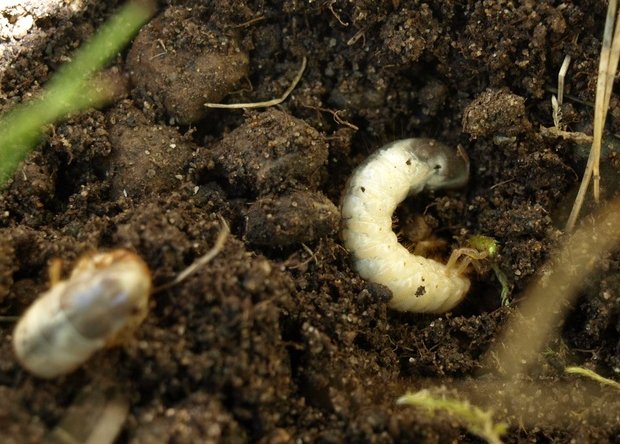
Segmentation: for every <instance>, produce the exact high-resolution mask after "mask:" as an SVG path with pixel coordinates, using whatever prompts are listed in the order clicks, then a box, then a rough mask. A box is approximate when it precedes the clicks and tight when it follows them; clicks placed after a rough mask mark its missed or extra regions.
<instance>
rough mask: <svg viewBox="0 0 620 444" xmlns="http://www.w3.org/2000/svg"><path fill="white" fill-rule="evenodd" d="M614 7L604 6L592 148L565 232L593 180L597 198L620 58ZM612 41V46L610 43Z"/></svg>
mask: <svg viewBox="0 0 620 444" xmlns="http://www.w3.org/2000/svg"><path fill="white" fill-rule="evenodd" d="M617 7H618V2H617V0H610V1H609V5H608V7H607V18H606V20H605V30H604V31H603V45H602V48H601V58H600V61H599V68H598V79H597V83H596V104H595V108H594V134H593V140H592V148H591V149H590V155H589V156H588V163H587V165H586V169H585V171H584V173H583V179H582V180H581V185H580V186H579V192H578V193H577V197H576V198H575V203H574V204H573V208H572V210H571V213H570V216H569V217H568V222H567V223H566V230H567V231H572V230H573V228H574V227H575V223H576V221H577V217H578V216H579V212H580V211H581V207H582V206H583V201H584V199H585V195H586V192H587V191H588V186H589V185H590V179H592V177H594V184H593V194H594V201H595V202H596V203H598V201H599V197H600V173H599V164H600V160H601V143H602V140H603V127H604V125H605V118H606V116H607V110H608V109H609V100H610V97H611V89H612V87H613V80H614V76H615V74H616V70H617V68H618V59H619V57H620V32H618V29H617V27H615V23H616V21H617V20H616V18H617V17H616V10H617ZM612 39H613V44H612Z"/></svg>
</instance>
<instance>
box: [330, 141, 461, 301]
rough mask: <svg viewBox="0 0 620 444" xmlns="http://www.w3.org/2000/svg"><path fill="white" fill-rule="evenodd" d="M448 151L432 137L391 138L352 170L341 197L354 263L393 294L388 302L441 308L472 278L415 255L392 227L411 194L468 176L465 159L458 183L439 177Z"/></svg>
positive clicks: (344, 231)
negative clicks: (397, 212)
mask: <svg viewBox="0 0 620 444" xmlns="http://www.w3.org/2000/svg"><path fill="white" fill-rule="evenodd" d="M418 146H424V148H423V149H425V150H426V151H425V152H423V153H421V155H417V154H416V151H417V150H418ZM435 147H437V149H439V147H441V154H440V155H438V156H435V157H433V158H428V157H429V153H431V154H432V153H433V152H434V150H435ZM420 150H421V149H420ZM446 152H447V149H446V147H445V146H444V145H441V144H439V142H435V141H432V140H430V139H405V140H399V141H396V142H393V143H391V144H389V145H387V146H385V147H384V148H382V149H380V150H379V151H377V153H375V154H373V155H372V156H371V157H370V158H369V159H368V160H367V161H366V162H364V163H363V164H362V165H360V166H359V167H358V168H357V169H356V170H355V171H354V172H353V175H352V176H351V178H350V180H349V183H348V185H347V188H346V190H345V194H344V196H343V199H342V208H341V211H342V238H343V241H344V245H345V247H346V248H347V250H349V251H350V252H351V254H352V256H353V264H354V268H355V270H356V271H357V272H358V273H359V274H360V276H362V277H363V278H364V279H367V280H369V281H373V282H376V283H379V284H383V285H385V286H386V287H388V288H389V289H390V290H391V291H392V295H393V297H392V299H391V300H390V306H391V307H392V308H394V309H396V310H400V311H412V312H420V313H443V312H446V311H448V310H450V309H452V308H453V307H454V306H456V305H457V304H458V303H459V302H460V301H461V300H462V299H463V298H464V297H465V295H466V294H467V291H468V290H469V286H470V282H469V279H467V278H466V277H464V276H460V275H458V274H456V273H455V272H453V271H451V270H448V269H447V268H446V266H445V265H444V264H442V263H440V262H437V261H434V260H432V259H427V258H424V257H422V256H416V255H413V254H411V253H410V252H409V251H408V250H407V249H406V248H405V247H403V246H402V245H401V244H400V243H399V242H398V239H397V237H396V234H395V233H394V232H393V231H392V213H393V212H394V210H395V209H396V207H397V206H398V204H400V203H401V202H402V201H403V200H404V199H405V198H406V197H407V196H408V195H410V194H416V193H418V192H420V191H421V190H422V189H424V188H425V187H428V188H441V187H443V186H448V187H450V186H453V185H455V184H457V183H458V184H462V183H463V182H464V181H466V179H467V163H466V161H463V162H464V163H463V165H465V166H464V168H465V169H464V171H465V173H464V177H461V178H459V180H457V181H455V182H454V183H448V181H447V180H446V181H444V180H443V179H442V178H441V177H439V175H438V171H440V165H444V164H446V163H448V162H453V160H452V158H451V157H450V158H448V157H447V155H446V154H445V153H446ZM453 155H454V156H455V157H454V159H456V154H453Z"/></svg>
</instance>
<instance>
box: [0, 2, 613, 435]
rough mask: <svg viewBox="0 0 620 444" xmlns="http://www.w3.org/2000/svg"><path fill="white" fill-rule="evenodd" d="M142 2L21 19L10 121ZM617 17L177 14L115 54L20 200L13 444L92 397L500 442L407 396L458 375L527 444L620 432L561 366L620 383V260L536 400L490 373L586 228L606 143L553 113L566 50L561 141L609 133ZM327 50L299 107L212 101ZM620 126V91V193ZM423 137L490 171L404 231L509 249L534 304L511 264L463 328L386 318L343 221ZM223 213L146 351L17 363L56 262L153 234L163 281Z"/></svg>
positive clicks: (15, 17)
mask: <svg viewBox="0 0 620 444" xmlns="http://www.w3.org/2000/svg"><path fill="white" fill-rule="evenodd" d="M119 5H120V2H118V1H112V2H95V1H84V2H57V6H56V7H55V8H52V9H49V10H45V9H42V8H41V7H40V6H38V5H37V4H35V3H33V2H24V3H23V6H19V7H18V6H6V7H3V8H2V9H1V10H0V12H2V15H0V48H1V49H0V61H1V63H2V65H1V68H2V70H1V77H0V109H1V110H2V111H6V110H8V109H11V108H12V107H13V106H15V105H16V104H18V103H20V102H22V101H26V100H28V98H29V97H31V96H33V95H36V94H37V93H38V92H39V91H40V90H41V88H42V85H44V84H45V82H46V81H47V80H48V79H49V78H50V76H51V75H52V74H53V73H54V72H55V71H56V70H57V69H58V68H59V66H61V65H62V64H63V63H64V62H65V61H66V60H68V58H69V57H70V56H71V54H72V53H73V51H74V50H75V48H76V47H78V46H79V45H80V44H82V43H83V42H84V41H85V40H87V39H88V38H89V37H90V36H92V34H93V33H94V32H95V31H96V29H97V27H98V26H100V25H101V23H102V22H103V21H104V20H105V19H106V18H107V17H109V16H110V15H111V14H113V12H114V11H115V10H116V9H117V7H118V6H119ZM605 11H606V3H605V2H603V1H601V0H581V1H575V2H556V1H551V0H541V1H523V2H511V1H474V0H462V1H453V2H446V1H439V0H438V1H433V0H428V1H415V0H412V1H399V0H392V1H390V2H375V1H357V2H349V1H344V0H332V1H325V2H305V1H297V0H285V1H270V0H247V1H245V0H244V1H236V2H232V1H227V0H215V1H211V2H200V1H191V0H190V1H181V0H178V1H176V0H170V1H161V2H159V4H158V5H157V13H156V15H155V16H154V17H153V18H152V20H151V21H150V23H149V24H148V25H146V26H145V27H144V28H143V29H142V31H141V32H140V33H139V34H138V36H137V37H136V38H135V39H134V41H133V42H132V43H131V44H130V45H129V46H128V48H127V50H126V51H125V52H123V53H122V54H119V55H118V56H117V57H116V58H115V59H114V60H113V61H112V62H111V65H110V67H109V68H108V69H109V70H111V72H114V73H116V75H118V76H120V77H122V78H123V81H119V85H120V91H119V98H118V100H116V101H115V102H114V103H112V104H110V105H108V106H107V107H105V108H103V109H100V110H90V111H88V112H84V113H82V114H79V115H73V116H70V117H69V118H67V119H66V120H64V121H62V122H58V123H56V124H54V125H52V126H51V127H50V128H49V129H48V130H47V131H46V136H45V138H44V140H42V141H41V143H40V144H39V146H38V147H37V148H36V150H35V151H33V153H31V154H30V155H29V156H28V158H27V159H26V161H25V162H24V163H23V164H22V165H21V166H20V168H19V169H18V170H17V171H16V172H15V174H14V176H13V177H12V179H11V180H10V182H9V183H8V184H7V186H6V187H5V189H4V190H3V191H2V194H0V300H1V302H2V303H1V304H0V314H1V315H3V316H5V317H7V318H6V319H5V318H3V320H2V324H1V325H0V392H1V393H2V395H3V396H0V428H1V429H2V430H3V441H4V442H15V443H20V442H41V441H43V440H52V441H53V440H54V439H56V440H58V439H60V438H58V436H59V435H61V434H62V433H61V432H69V433H71V434H73V435H72V436H74V437H76V436H80V435H79V433H80V422H81V419H80V418H82V417H84V418H85V417H90V416H92V414H90V413H89V407H90V406H92V404H94V403H95V401H96V400H98V399H99V398H103V399H116V397H119V396H120V397H121V399H123V402H125V403H126V405H127V410H126V417H124V423H123V425H122V429H121V431H120V434H119V436H118V437H117V441H118V442H130V443H142V442H144V443H155V442H196V443H198V442H201V443H204V442H239V443H241V442H261V443H287V442H323V443H332V442H333V443H335V442H377V443H389V442H428V443H436V442H454V441H459V442H478V438H476V437H475V436H474V435H472V434H470V433H469V432H468V430H467V429H466V428H464V427H463V424H462V423H460V422H459V421H457V420H456V419H455V418H454V417H450V416H447V415H445V414H436V415H429V414H428V413H426V412H424V411H423V410H420V409H414V408H407V407H403V406H398V405H396V404H395V401H396V399H397V398H398V397H399V396H401V395H403V394H404V393H405V392H407V391H417V390H420V389H424V388H439V387H442V386H444V387H445V388H444V390H445V391H446V393H448V394H451V395H453V396H455V397H459V398H461V399H469V400H470V401H471V402H475V403H476V404H477V405H479V406H481V407H483V408H488V409H493V410H494V411H495V418H496V419H497V420H502V421H505V422H507V423H508V424H509V429H508V432H507V434H506V435H505V438H504V439H505V440H506V442H522V441H528V442H534V441H542V442H566V443H568V442H606V441H614V440H617V436H618V435H619V434H620V419H619V418H618V416H617V412H618V411H619V408H620V398H619V397H618V395H617V394H615V393H614V392H613V391H612V389H609V388H602V387H601V386H598V385H596V384H595V383H592V382H589V381H587V380H579V379H576V378H574V377H568V376H566V375H564V373H563V369H564V367H566V366H567V365H582V366H585V367H588V368H591V369H593V370H596V371H597V372H599V373H601V374H603V375H604V376H607V377H611V378H616V379H617V378H618V377H619V376H620V375H618V373H619V372H620V342H619V338H620V335H619V333H620V285H619V284H620V282H619V276H620V255H618V254H617V253H616V254H613V255H612V256H611V257H609V258H605V259H604V260H602V261H601V262H602V264H601V267H600V270H599V271H598V272H597V273H596V274H595V275H592V276H589V277H588V278H587V279H586V281H585V282H584V285H583V289H582V290H581V297H580V299H579V300H578V302H577V303H576V306H575V307H574V308H573V310H572V312H571V313H570V315H569V317H568V318H567V319H566V320H565V322H564V325H563V327H562V331H561V334H560V335H559V336H558V337H557V338H555V339H554V340H552V341H551V342H550V343H549V345H548V348H547V349H546V350H545V352H544V353H541V354H540V355H539V356H538V359H537V365H536V366H535V369H534V370H532V371H531V373H529V374H527V375H522V376H521V377H522V379H523V380H524V381H525V382H528V383H531V385H532V386H534V387H536V386H537V385H538V386H539V387H540V389H539V390H532V391H523V392H521V393H514V394H512V395H511V397H510V398H508V399H506V397H502V396H500V395H501V394H502V382H501V378H500V377H499V376H498V375H496V374H494V373H493V372H491V371H489V370H488V369H484V368H482V357H483V356H484V355H485V353H486V352H487V350H488V349H489V348H490V346H491V345H492V344H494V343H495V342H496V341H497V338H498V335H499V334H500V333H501V331H502V327H503V325H504V324H505V322H506V320H507V318H508V317H509V316H510V315H511V314H512V313H513V312H514V311H515V307H516V306H518V302H519V299H520V298H521V297H522V295H523V290H524V289H525V288H526V287H527V285H528V284H529V283H530V282H531V281H532V279H533V278H534V277H535V276H537V275H541V274H543V273H544V271H545V266H544V264H545V262H546V261H547V260H548V259H550V258H552V257H553V253H554V247H555V246H557V245H558V243H559V242H561V240H562V239H563V238H564V232H563V227H564V223H565V220H566V217H567V211H568V210H569V209H570V205H571V204H572V200H573V198H574V194H575V189H576V187H577V186H578V181H579V179H580V176H581V174H582V171H583V168H584V164H585V158H584V155H583V150H584V147H583V146H581V147H580V146H578V145H577V144H576V143H575V142H573V141H571V140H566V139H562V138H560V137H557V136H554V135H553V134H550V133H549V132H548V131H543V130H541V126H542V127H546V128H548V127H551V126H553V118H552V107H551V95H552V94H555V93H556V88H557V74H558V70H559V68H560V66H561V64H562V61H563V59H564V57H565V56H566V55H570V56H571V57H572V63H571V66H570V68H569V70H568V73H567V77H566V86H565V92H564V93H565V103H564V105H563V108H562V111H563V113H562V115H563V120H562V124H563V128H564V129H566V130H568V131H580V132H584V133H587V134H591V133H592V125H591V122H592V117H593V105H592V104H593V103H594V98H595V89H596V74H597V67H598V60H599V51H600V45H601V36H602V33H603V25H604V20H605ZM304 58H306V59H307V68H306V69H305V71H304V72H303V75H302V77H301V81H300V82H299V84H298V85H297V87H296V88H295V90H294V91H293V93H292V94H291V95H290V96H289V97H288V98H287V99H286V100H285V101H284V102H283V103H281V104H279V105H276V106H272V107H268V108H260V109H253V110H244V109H208V108H206V107H204V106H203V105H204V103H206V102H226V103H247V102H259V101H265V100H270V99H274V98H278V97H280V96H281V95H282V94H283V92H284V91H285V90H286V88H287V87H288V86H289V85H290V83H291V81H292V79H293V78H294V76H295V75H296V74H297V72H298V71H299V69H300V66H301V64H302V60H303V59H304ZM619 131H620V102H619V101H618V100H617V98H616V97H613V96H612V99H611V107H610V111H609V118H608V122H607V127H606V132H607V133H608V134H609V136H608V138H609V142H608V144H607V145H608V146H609V147H611V148H609V149H608V150H607V151H606V152H605V156H604V158H603V163H604V165H605V166H604V168H603V179H602V181H603V185H604V187H605V190H604V191H605V196H606V198H609V197H612V196H614V195H615V194H617V190H616V186H617V183H618V181H617V179H615V177H617V174H618V169H619V168H620V161H619V158H618V154H617V152H616V151H614V146H617V143H615V136H614V134H617V133H618V132H619ZM405 137H433V138H436V139H439V140H441V141H442V142H444V143H446V144H449V145H453V146H455V147H456V146H461V147H462V148H463V149H464V150H465V151H466V152H467V153H468V156H469V158H470V161H471V179H470V182H469V184H468V185H467V187H466V188H464V189H462V190H455V191H449V192H436V193H435V194H425V195H422V196H417V197H415V198H411V199H408V200H406V201H405V203H404V204H403V205H402V206H401V208H399V210H398V211H397V214H396V217H395V230H397V231H398V232H399V233H400V236H401V240H402V241H403V243H405V244H410V243H414V242H420V241H422V240H424V239H421V238H420V236H419V232H420V231H424V232H427V233H432V236H433V238H434V239H435V241H433V242H434V243H435V244H436V245H439V251H434V252H433V254H437V255H439V256H443V257H444V259H445V258H446V257H447V256H448V255H449V253H450V250H451V248H454V247H457V246H460V245H464V244H465V243H466V242H467V239H468V237H469V236H471V235H486V236H491V237H492V238H494V239H495V240H497V242H498V243H499V245H500V254H499V256H498V257H497V259H496V261H497V265H498V266H499V268H500V269H501V270H502V271H503V272H504V273H505V275H506V277H507V280H508V283H509V286H510V290H511V295H512V301H511V304H510V305H508V306H502V304H501V302H500V291H501V285H500V283H499V282H498V280H497V279H496V277H495V275H494V274H493V273H492V271H491V270H490V267H486V268H485V267H482V270H481V272H480V273H473V272H472V273H471V278H472V280H473V286H472V290H471V291H470V294H469V295H468V297H467V299H466V300H465V301H464V302H463V303H462V304H461V305H460V306H459V307H458V308H457V309H456V310H454V311H453V312H451V313H447V314H445V315H441V316H430V315H418V314H403V313H397V312H394V311H392V310H390V309H389V308H388V301H389V299H390V297H391V294H390V292H389V290H388V289H386V288H384V287H382V286H380V285H375V284H373V283H371V282H365V281H364V280H363V279H361V278H360V277H359V276H358V275H357V274H356V273H355V272H354V271H353V269H352V267H351V263H350V258H349V255H348V253H347V251H346V250H345V249H344V248H343V247H342V244H341V242H340V239H339V236H338V227H339V215H338V204H339V201H340V197H341V193H342V190H343V189H344V188H345V184H346V181H347V179H348V177H349V175H350V173H351V171H352V170H353V168H354V167H355V166H356V165H358V164H359V163H361V162H362V161H363V160H364V159H365V158H366V157H367V156H368V155H369V154H371V153H372V152H373V151H374V150H376V149H377V148H379V147H380V146H382V145H383V144H385V143H387V142H389V141H392V140H395V139H399V138H405ZM586 149H587V147H586ZM220 217H222V218H224V219H225V220H226V221H228V223H229V224H230V226H231V235H230V236H229V238H228V240H227V241H226V243H225V245H224V247H223V249H222V251H221V252H220V253H219V254H218V255H217V256H216V257H215V258H214V259H213V260H212V261H211V262H210V263H209V264H208V265H207V266H206V267H204V268H203V269H201V270H200V272H198V273H195V274H193V275H191V276H190V277H189V278H187V279H186V280H185V281H183V282H182V283H180V284H179V285H176V286H172V287H167V288H163V289H161V290H159V291H156V292H155V293H154V294H153V296H152V301H151V307H150V313H149V316H148V318H147V320H146V321H145V323H144V324H143V325H142V326H141V327H140V329H139V330H138V332H137V334H136V336H135V338H133V339H131V340H129V341H128V342H126V343H125V344H124V345H123V346H122V347H120V348H115V349H110V350H105V351H103V352H101V353H98V354H97V355H96V356H95V357H94V358H93V359H92V360H90V361H89V362H87V363H86V364H85V365H84V366H83V368H81V369H80V370H78V371H76V372H75V373H73V374H70V375H67V376H65V377H62V378H60V379H57V380H53V381H44V380H40V379H36V378H34V377H32V376H30V375H28V374H27V373H26V372H25V371H24V370H22V369H21V368H20V366H19V365H18V363H17V362H16V360H15V357H14V355H13V352H12V350H11V337H12V329H13V322H14V321H13V320H12V319H13V318H12V317H15V316H19V315H20V314H21V313H22V312H23V311H24V309H25V308H26V307H27V306H28V305H29V304H30V303H31V302H32V301H33V300H34V299H35V298H36V297H37V295H38V294H40V293H41V292H43V291H45V289H47V288H48V285H49V280H48V264H49V263H50V260H52V259H53V258H61V259H62V260H63V272H64V275H65V276H66V275H67V273H68V272H69V271H70V270H71V267H72V265H73V264H74V263H75V262H76V261H77V260H78V258H79V257H80V256H82V255H83V254H85V253H88V252H91V251H94V250H106V249H112V248H121V247H124V248H129V249H131V250H134V251H136V252H137V253H139V254H140V256H141V257H143V258H144V260H145V261H146V262H147V263H148V265H149V267H150V269H151V270H152V274H153V280H154V285H155V287H161V286H163V285H165V284H167V283H169V282H170V281H171V280H173V279H174V278H175V276H177V274H178V273H179V272H181V271H182V270H183V269H185V268H186V267H187V266H189V265H190V264H191V263H192V262H193V261H194V260H195V259H196V258H198V257H200V256H201V255H203V254H205V253H206V252H207V251H208V250H209V249H210V248H211V247H212V246H213V244H214V242H215V239H216V238H217V235H218V233H219V230H220V229H221V220H220ZM412 221H416V222H412ZM411 227H414V229H413V230H411V229H410V228H411ZM416 227H417V228H416ZM410 231H414V232H416V233H413V234H412V233H410ZM84 400H85V401H84ZM558 406H561V408H558ZM95 417H97V416H96V415H95ZM50 432H51V433H50ZM58 442H62V441H58ZM65 442H66V441H65Z"/></svg>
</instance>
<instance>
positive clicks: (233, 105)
mask: <svg viewBox="0 0 620 444" xmlns="http://www.w3.org/2000/svg"><path fill="white" fill-rule="evenodd" d="M307 61H308V60H307V59H306V57H304V58H303V60H302V61H301V68H299V71H298V72H297V75H296V76H295V78H294V79H293V81H292V82H291V84H290V86H289V87H288V88H287V89H286V91H284V94H282V95H281V96H280V97H277V98H275V99H271V100H265V101H263V102H248V103H205V106H206V107H207V108H223V109H239V108H268V107H270V106H276V105H279V104H280V103H282V102H284V101H285V100H286V99H287V98H288V96H289V95H290V94H291V93H292V92H293V90H294V89H295V87H296V86H297V84H298V83H299V81H300V80H301V77H302V76H303V74H304V71H305V70H306V63H307Z"/></svg>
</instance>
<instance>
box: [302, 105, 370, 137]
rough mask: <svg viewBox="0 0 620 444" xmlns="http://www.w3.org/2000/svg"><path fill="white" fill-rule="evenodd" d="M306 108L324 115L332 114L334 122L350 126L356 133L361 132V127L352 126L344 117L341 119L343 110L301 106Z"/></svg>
mask: <svg viewBox="0 0 620 444" xmlns="http://www.w3.org/2000/svg"><path fill="white" fill-rule="evenodd" d="M301 106H303V107H304V108H308V109H313V110H316V111H321V112H324V113H330V114H331V115H332V117H333V118H334V122H336V123H337V124H339V125H344V126H348V127H349V128H351V129H354V130H355V131H359V127H358V126H356V125H354V124H352V123H351V122H348V121H346V120H344V119H343V118H342V117H340V113H341V112H342V111H343V110H341V109H339V110H333V109H329V108H322V107H320V106H314V105H303V104H302V105H301Z"/></svg>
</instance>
